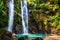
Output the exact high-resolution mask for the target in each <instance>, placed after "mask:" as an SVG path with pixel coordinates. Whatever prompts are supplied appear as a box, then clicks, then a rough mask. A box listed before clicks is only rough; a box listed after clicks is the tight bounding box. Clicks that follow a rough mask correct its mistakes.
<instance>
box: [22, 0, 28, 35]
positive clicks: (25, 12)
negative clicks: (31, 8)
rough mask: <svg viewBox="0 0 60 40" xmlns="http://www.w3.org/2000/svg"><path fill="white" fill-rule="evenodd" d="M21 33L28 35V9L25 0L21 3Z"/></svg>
mask: <svg viewBox="0 0 60 40" xmlns="http://www.w3.org/2000/svg"><path fill="white" fill-rule="evenodd" d="M21 12H22V26H23V33H24V34H28V9H27V2H26V0H23V1H21Z"/></svg>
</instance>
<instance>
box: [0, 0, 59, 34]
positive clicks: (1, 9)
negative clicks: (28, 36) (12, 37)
mask: <svg viewBox="0 0 60 40" xmlns="http://www.w3.org/2000/svg"><path fill="white" fill-rule="evenodd" d="M20 1H21V0H14V23H13V30H16V33H19V32H20V33H21V32H22V30H21V28H22V18H21V4H20ZM8 2H9V0H0V34H4V33H6V31H7V30H6V27H8V20H9V17H8V16H9V11H8ZM27 3H28V12H29V15H28V18H29V19H28V26H29V30H30V31H31V32H32V33H48V34H58V35H60V0H27ZM17 29H18V30H17Z"/></svg>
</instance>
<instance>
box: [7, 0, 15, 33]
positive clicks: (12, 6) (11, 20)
mask: <svg viewBox="0 0 60 40" xmlns="http://www.w3.org/2000/svg"><path fill="white" fill-rule="evenodd" d="M8 7H9V21H8V31H9V32H12V27H13V19H14V0H10V2H9V4H8Z"/></svg>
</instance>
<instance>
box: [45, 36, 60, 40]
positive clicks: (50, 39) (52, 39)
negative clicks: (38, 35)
mask: <svg viewBox="0 0 60 40" xmlns="http://www.w3.org/2000/svg"><path fill="white" fill-rule="evenodd" d="M44 40H60V36H58V35H53V36H46V37H45V38H44Z"/></svg>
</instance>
